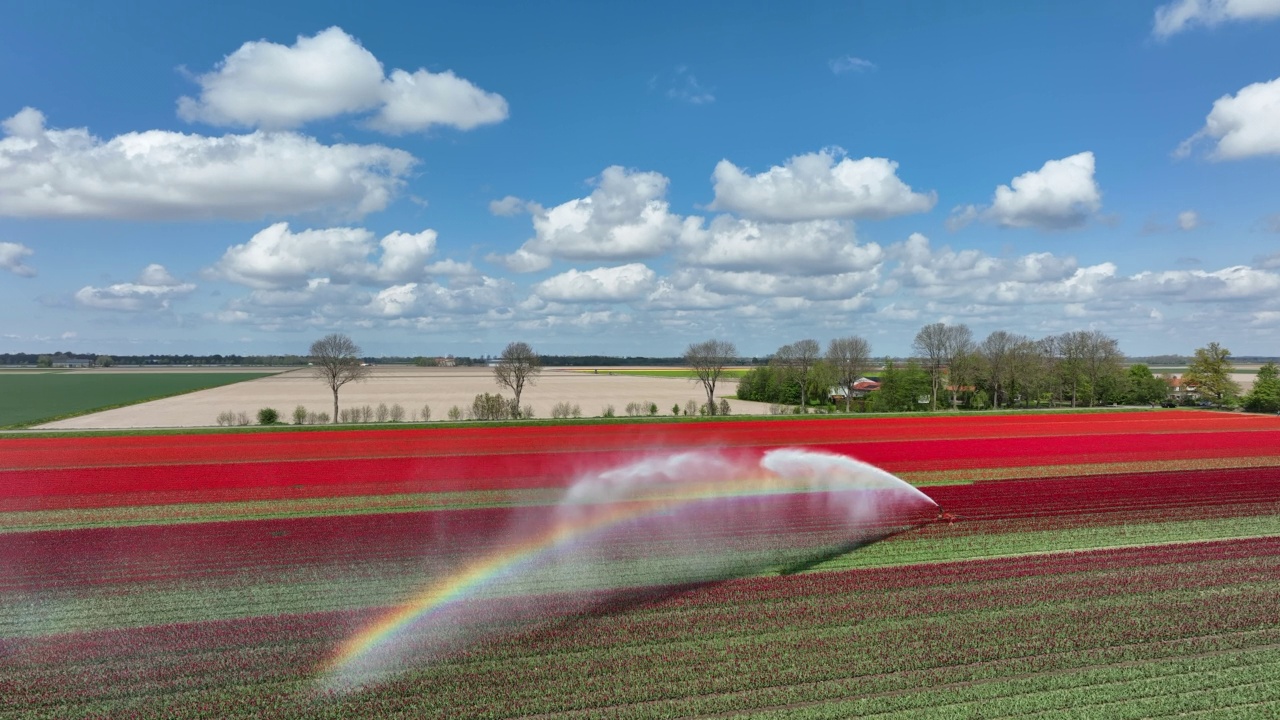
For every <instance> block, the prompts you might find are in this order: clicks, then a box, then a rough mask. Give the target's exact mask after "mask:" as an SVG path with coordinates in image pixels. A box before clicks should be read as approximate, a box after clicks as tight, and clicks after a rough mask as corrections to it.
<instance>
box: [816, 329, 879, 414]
mask: <svg viewBox="0 0 1280 720" xmlns="http://www.w3.org/2000/svg"><path fill="white" fill-rule="evenodd" d="M827 362H828V363H830V364H831V367H832V369H833V370H834V371H835V376H836V382H837V383H839V384H840V385H843V386H844V411H845V412H849V404H850V402H852V398H851V396H852V395H853V384H854V383H856V382H857V381H858V378H860V377H862V376H863V375H866V374H867V370H869V369H870V368H871V343H869V342H867V341H866V339H865V338H861V337H858V336H857V335H850V336H849V337H844V338H836V339H834V340H832V341H831V342H830V343H829V344H828V345H827Z"/></svg>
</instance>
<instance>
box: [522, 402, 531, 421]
mask: <svg viewBox="0 0 1280 720" xmlns="http://www.w3.org/2000/svg"><path fill="white" fill-rule="evenodd" d="M520 417H522V418H524V419H526V420H531V419H533V406H532V405H525V406H524V409H523V410H521V411H520Z"/></svg>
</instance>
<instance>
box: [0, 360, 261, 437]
mask: <svg viewBox="0 0 1280 720" xmlns="http://www.w3.org/2000/svg"><path fill="white" fill-rule="evenodd" d="M272 374H273V373H226V372H208V373H203V372H197V373H134V372H129V373H127V374H126V373H121V374H119V375H116V374H109V373H77V372H47V373H44V372H7V373H0V427H14V426H25V425H35V424H37V423H40V422H47V421H50V420H55V419H58V418H64V417H70V416H73V415H83V414H85V413H89V412H94V411H96V410H105V409H107V408H113V407H121V406H123V405H134V404H137V403H140V402H146V401H148V400H156V399H159V398H163V397H169V396H171V395H181V394H183V393H189V392H194V391H196V390H204V389H206V388H212V387H220V386H222V385H230V384H232V383H238V382H243V381H245V380H254V379H256V378H260V377H266V376H267V375H272Z"/></svg>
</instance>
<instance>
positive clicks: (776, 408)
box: [769, 403, 788, 415]
mask: <svg viewBox="0 0 1280 720" xmlns="http://www.w3.org/2000/svg"><path fill="white" fill-rule="evenodd" d="M787 412H788V410H787V406H786V405H781V404H779V403H770V405H769V414H770V415H786V414H787Z"/></svg>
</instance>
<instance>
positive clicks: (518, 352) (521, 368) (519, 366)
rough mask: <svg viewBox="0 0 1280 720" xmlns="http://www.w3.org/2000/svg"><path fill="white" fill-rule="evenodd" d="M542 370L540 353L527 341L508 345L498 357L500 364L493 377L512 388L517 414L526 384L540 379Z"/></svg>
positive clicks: (494, 369)
mask: <svg viewBox="0 0 1280 720" xmlns="http://www.w3.org/2000/svg"><path fill="white" fill-rule="evenodd" d="M541 372H542V362H541V361H540V360H539V359H538V353H536V352H534V351H533V348H532V347H530V346H529V343H526V342H513V343H510V344H509V345H507V347H506V348H505V349H504V350H503V351H502V356H501V357H500V358H498V364H497V365H495V366H493V379H494V381H495V382H497V383H498V384H499V385H503V386H505V387H508V388H510V389H511V392H513V393H515V396H516V397H515V401H514V403H513V404H512V407H514V408H517V409H516V410H515V414H516V415H517V416H518V415H519V412H520V411H519V409H518V408H520V407H521V405H520V394H521V393H523V392H524V386H525V385H533V384H534V383H536V382H537V381H538V375H539V374H540V373H541Z"/></svg>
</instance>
